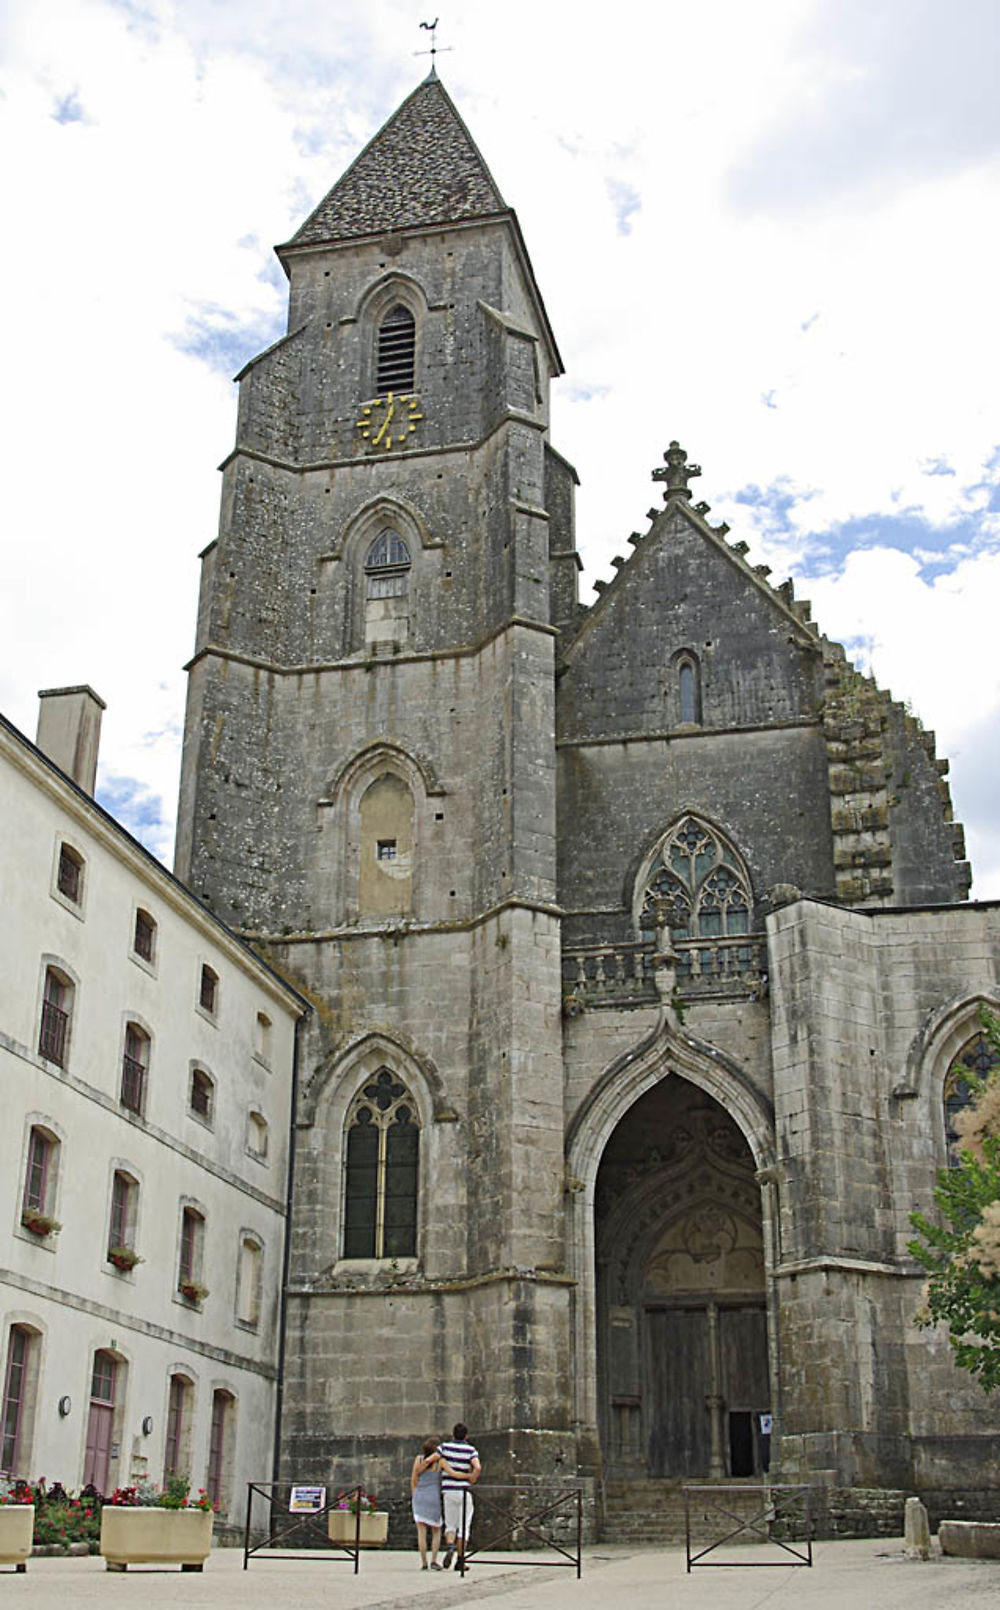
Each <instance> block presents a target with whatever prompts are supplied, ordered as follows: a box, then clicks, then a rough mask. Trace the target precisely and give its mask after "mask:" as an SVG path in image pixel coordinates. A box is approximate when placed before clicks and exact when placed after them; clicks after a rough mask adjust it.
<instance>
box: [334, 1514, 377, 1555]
mask: <svg viewBox="0 0 1000 1610" xmlns="http://www.w3.org/2000/svg"><path fill="white" fill-rule="evenodd" d="M357 1519H358V1517H357V1516H356V1515H352V1514H351V1512H350V1510H349V1509H331V1510H330V1512H329V1514H328V1515H327V1517H326V1530H327V1535H328V1537H329V1539H330V1542H331V1543H336V1544H337V1546H338V1547H339V1548H353V1547H354V1538H355V1534H356V1532H357ZM388 1535H389V1512H388V1510H385V1509H374V1510H367V1511H362V1514H361V1537H360V1539H359V1542H360V1546H361V1547H362V1548H363V1549H381V1548H385V1542H386V1538H387V1537H388Z"/></svg>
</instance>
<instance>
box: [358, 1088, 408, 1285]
mask: <svg viewBox="0 0 1000 1610" xmlns="http://www.w3.org/2000/svg"><path fill="white" fill-rule="evenodd" d="M345 1158H346V1164H345V1172H346V1180H345V1192H344V1254H343V1255H344V1257H345V1258H412V1257H414V1256H415V1255H416V1250H417V1185H418V1177H419V1165H420V1125H419V1123H418V1120H417V1107H416V1103H415V1101H414V1100H413V1097H412V1096H411V1095H410V1092H409V1091H408V1090H407V1088H406V1086H405V1085H404V1084H402V1083H401V1082H400V1080H398V1079H397V1078H396V1077H395V1075H394V1074H393V1073H392V1072H391V1071H390V1069H388V1068H380V1069H379V1071H378V1072H377V1073H376V1075H375V1077H374V1079H372V1080H370V1081H369V1083H367V1084H365V1085H364V1086H363V1087H362V1089H361V1090H360V1091H359V1092H358V1094H357V1095H356V1096H355V1098H354V1101H353V1102H352V1104H351V1109H350V1112H349V1113H348V1117H347V1135H346V1146H345Z"/></svg>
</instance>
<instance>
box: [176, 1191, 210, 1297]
mask: <svg viewBox="0 0 1000 1610" xmlns="http://www.w3.org/2000/svg"><path fill="white" fill-rule="evenodd" d="M204 1246H205V1220H204V1217H203V1215H202V1214H201V1213H199V1212H198V1209H197V1208H192V1207H186V1208H184V1209H183V1211H182V1212H181V1247H180V1257H179V1259H178V1264H177V1290H178V1291H179V1292H180V1294H181V1296H182V1297H184V1298H186V1299H187V1301H188V1302H191V1303H200V1302H201V1301H202V1300H203V1299H204V1298H205V1297H207V1296H208V1288H207V1287H206V1286H205V1285H204V1283H203V1281H202V1278H201V1266H202V1254H203V1251H204Z"/></svg>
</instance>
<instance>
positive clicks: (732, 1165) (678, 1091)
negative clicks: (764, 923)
mask: <svg viewBox="0 0 1000 1610" xmlns="http://www.w3.org/2000/svg"><path fill="white" fill-rule="evenodd" d="M755 1175H756V1168H755V1161H754V1158H753V1155H752V1153H751V1151H750V1147H749V1146H748V1144H747V1142H746V1140H745V1138H744V1136H743V1134H742V1133H741V1131H740V1129H739V1128H738V1127H737V1125H736V1124H735V1123H734V1122H733V1120H732V1119H731V1118H730V1117H729V1116H728V1115H727V1114H726V1112H725V1111H724V1109H723V1108H722V1106H721V1105H720V1104H719V1103H718V1102H717V1101H715V1100H714V1099H713V1098H712V1097H711V1096H710V1095H708V1094H707V1092H705V1091H704V1090H701V1089H699V1088H698V1087H697V1086H696V1085H694V1084H692V1083H690V1082H689V1081H688V1080H686V1079H683V1078H679V1077H668V1078H666V1079H662V1080H661V1081H660V1082H659V1083H657V1084H655V1085H654V1086H653V1087H652V1088H651V1089H649V1090H647V1091H646V1092H645V1093H644V1094H643V1095H641V1096H640V1097H639V1098H638V1099H637V1100H636V1101H635V1103H634V1104H633V1105H632V1107H631V1108H630V1109H629V1110H628V1111H627V1112H626V1113H625V1114H624V1116H623V1117H622V1118H621V1119H620V1120H619V1122H618V1124H617V1125H616V1127H615V1129H614V1131H613V1132H612V1134H611V1136H610V1138H609V1140H608V1143H607V1145H606V1147H605V1149H604V1152H603V1155H602V1158H601V1162H600V1166H599V1168H598V1172H597V1181H596V1189H595V1196H594V1248H595V1264H596V1269H595V1274H596V1292H595V1295H596V1320H597V1366H598V1424H599V1429H600V1435H601V1443H602V1447H603V1451H604V1465H605V1470H606V1472H607V1473H608V1474H609V1475H612V1476H615V1475H617V1476H619V1477H625V1476H630V1475H631V1476H642V1475H648V1476H654V1477H674V1478H681V1477H683V1478H687V1479H696V1478H704V1477H719V1478H721V1477H752V1476H755V1475H760V1474H763V1473H764V1472H765V1471H766V1470H767V1469H768V1466H769V1462H770V1440H769V1432H768V1431H767V1427H768V1426H769V1424H770V1421H769V1419H767V1418H766V1417H767V1416H769V1415H770V1412H771V1402H770V1396H771V1391H770V1384H769V1383H770V1370H769V1348H768V1326H767V1304H766V1295H765V1256H764V1244H765V1236H764V1225H763V1220H762V1213H761V1195H760V1186H759V1184H758V1183H757V1180H756V1177H755ZM762 1428H763V1429H762Z"/></svg>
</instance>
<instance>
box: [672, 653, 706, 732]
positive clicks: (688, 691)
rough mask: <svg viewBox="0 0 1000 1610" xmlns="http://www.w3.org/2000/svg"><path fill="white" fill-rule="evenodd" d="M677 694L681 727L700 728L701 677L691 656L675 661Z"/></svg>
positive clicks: (684, 656) (686, 655) (695, 661)
mask: <svg viewBox="0 0 1000 1610" xmlns="http://www.w3.org/2000/svg"><path fill="white" fill-rule="evenodd" d="M677 694H678V703H679V706H680V718H681V726H695V727H700V726H701V676H700V673H699V669H698V661H697V660H696V659H695V657H694V655H693V654H684V655H682V657H681V658H680V659H679V660H678V661H677Z"/></svg>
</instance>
